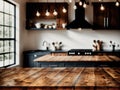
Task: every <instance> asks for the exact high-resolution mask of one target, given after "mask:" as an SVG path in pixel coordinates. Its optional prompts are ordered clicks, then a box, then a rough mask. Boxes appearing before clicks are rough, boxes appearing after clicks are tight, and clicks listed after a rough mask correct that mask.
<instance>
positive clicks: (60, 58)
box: [34, 54, 120, 62]
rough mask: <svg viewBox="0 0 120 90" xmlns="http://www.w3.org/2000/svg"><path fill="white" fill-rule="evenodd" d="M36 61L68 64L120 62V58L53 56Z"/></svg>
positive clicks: (46, 56) (107, 56) (105, 56)
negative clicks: (79, 62) (75, 62)
mask: <svg viewBox="0 0 120 90" xmlns="http://www.w3.org/2000/svg"><path fill="white" fill-rule="evenodd" d="M34 61H38V62H41V61H44V62H45V61H46V62H54V61H55V62H61V61H67V62H71V61H73V62H74V61H96V62H97V61H103V62H104V61H109V62H112V61H116V62H117V61H118V62H119V61H120V58H119V57H117V56H115V55H93V56H92V55H91V56H53V55H51V54H48V55H45V56H42V57H39V58H37V59H35V60H34Z"/></svg>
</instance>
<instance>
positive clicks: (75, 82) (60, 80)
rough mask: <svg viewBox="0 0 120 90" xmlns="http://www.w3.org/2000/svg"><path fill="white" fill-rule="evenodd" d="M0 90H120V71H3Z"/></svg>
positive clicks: (11, 69) (0, 70) (100, 69)
mask: <svg viewBox="0 0 120 90" xmlns="http://www.w3.org/2000/svg"><path fill="white" fill-rule="evenodd" d="M0 90H120V68H119V67H116V68H115V67H114V68H110V67H96V68H95V67H89V68H88V67H81V68H80V67H79V68H78V67H70V68H9V69H0Z"/></svg>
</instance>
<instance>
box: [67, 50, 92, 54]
mask: <svg viewBox="0 0 120 90" xmlns="http://www.w3.org/2000/svg"><path fill="white" fill-rule="evenodd" d="M68 55H92V49H71V50H69V51H68Z"/></svg>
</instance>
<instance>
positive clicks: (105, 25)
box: [104, 17, 106, 27]
mask: <svg viewBox="0 0 120 90" xmlns="http://www.w3.org/2000/svg"><path fill="white" fill-rule="evenodd" d="M104 27H106V18H105V17H104Z"/></svg>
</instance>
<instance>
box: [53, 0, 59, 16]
mask: <svg viewBox="0 0 120 90" xmlns="http://www.w3.org/2000/svg"><path fill="white" fill-rule="evenodd" d="M53 15H54V16H57V15H58V12H57V11H56V0H55V9H54V11H53Z"/></svg>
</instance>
